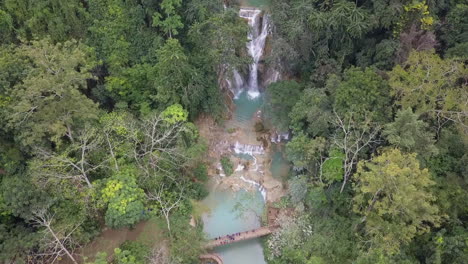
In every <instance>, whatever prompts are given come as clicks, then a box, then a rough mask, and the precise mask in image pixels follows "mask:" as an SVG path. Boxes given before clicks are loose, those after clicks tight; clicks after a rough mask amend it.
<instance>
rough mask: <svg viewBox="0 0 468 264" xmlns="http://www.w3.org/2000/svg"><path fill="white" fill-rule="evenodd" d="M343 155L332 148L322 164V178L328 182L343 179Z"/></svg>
mask: <svg viewBox="0 0 468 264" xmlns="http://www.w3.org/2000/svg"><path fill="white" fill-rule="evenodd" d="M344 158H345V155H344V153H343V152H342V151H340V150H338V149H332V150H331V151H330V153H329V157H328V159H326V160H325V161H324V162H323V164H322V174H323V178H324V179H325V180H327V181H328V182H338V181H341V180H342V179H343V175H344V170H343V161H344Z"/></svg>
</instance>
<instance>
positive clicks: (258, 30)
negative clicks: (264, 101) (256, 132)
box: [239, 8, 268, 99]
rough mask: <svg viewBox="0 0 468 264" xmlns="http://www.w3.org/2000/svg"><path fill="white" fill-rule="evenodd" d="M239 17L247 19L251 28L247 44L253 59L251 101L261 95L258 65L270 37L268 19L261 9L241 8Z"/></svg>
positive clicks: (249, 83)
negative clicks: (266, 41)
mask: <svg viewBox="0 0 468 264" xmlns="http://www.w3.org/2000/svg"><path fill="white" fill-rule="evenodd" d="M239 16H240V17H242V18H245V19H247V21H248V23H249V26H250V28H251V30H250V32H249V35H248V38H249V42H247V50H248V52H249V55H250V56H251V57H252V60H253V62H252V64H251V65H250V66H249V70H250V72H249V82H248V91H247V92H248V94H249V97H250V98H251V99H253V98H257V97H258V96H259V95H260V92H259V89H258V63H259V61H260V58H261V57H262V55H263V50H264V48H265V40H266V38H267V36H268V18H267V16H263V17H262V11H261V10H259V9H244V8H241V9H240V11H239Z"/></svg>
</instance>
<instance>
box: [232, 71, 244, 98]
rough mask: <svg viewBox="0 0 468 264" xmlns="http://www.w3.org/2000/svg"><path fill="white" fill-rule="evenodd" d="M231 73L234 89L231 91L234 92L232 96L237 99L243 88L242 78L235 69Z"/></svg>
mask: <svg viewBox="0 0 468 264" xmlns="http://www.w3.org/2000/svg"><path fill="white" fill-rule="evenodd" d="M232 74H233V77H234V87H233V88H234V89H233V90H231V91H233V93H234V98H236V99H237V98H238V97H239V95H240V94H241V93H242V90H243V89H244V79H243V78H242V76H241V75H240V74H239V72H238V71H237V70H233V72H232Z"/></svg>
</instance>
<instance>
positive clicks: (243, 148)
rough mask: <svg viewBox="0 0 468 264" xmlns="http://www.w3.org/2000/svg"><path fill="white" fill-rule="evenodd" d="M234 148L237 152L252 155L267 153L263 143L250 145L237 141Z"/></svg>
mask: <svg viewBox="0 0 468 264" xmlns="http://www.w3.org/2000/svg"><path fill="white" fill-rule="evenodd" d="M233 150H234V152H235V153H236V154H248V155H250V156H253V155H262V154H264V153H265V150H264V149H263V147H262V146H261V145H248V144H241V143H239V142H236V144H234V146H233Z"/></svg>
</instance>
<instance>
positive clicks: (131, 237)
mask: <svg viewBox="0 0 468 264" xmlns="http://www.w3.org/2000/svg"><path fill="white" fill-rule="evenodd" d="M159 221H161V220H160V219H157V218H152V219H149V220H147V221H143V222H140V223H138V224H137V225H136V226H135V227H134V228H131V229H130V228H120V229H111V228H106V229H104V230H103V231H102V232H101V234H100V235H99V236H97V237H96V238H94V239H93V241H91V242H90V243H88V244H87V245H86V246H84V247H83V248H81V249H79V250H78V252H77V253H76V255H77V256H78V259H79V262H80V263H84V262H85V261H87V262H92V261H94V260H95V257H96V255H97V254H98V253H99V252H105V253H107V258H108V259H109V260H110V259H112V258H113V255H114V249H115V248H118V247H119V246H120V245H121V244H122V243H124V242H125V241H127V240H128V241H138V242H142V243H143V244H145V245H147V246H149V247H150V248H153V247H155V246H157V244H156V243H161V242H160V241H161V240H160V239H157V238H158V237H162V236H161V233H160V232H161V231H160V228H159ZM156 241H159V242H156ZM161 246H162V245H161ZM61 264H69V263H67V261H65V260H64V261H62V262H61Z"/></svg>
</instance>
